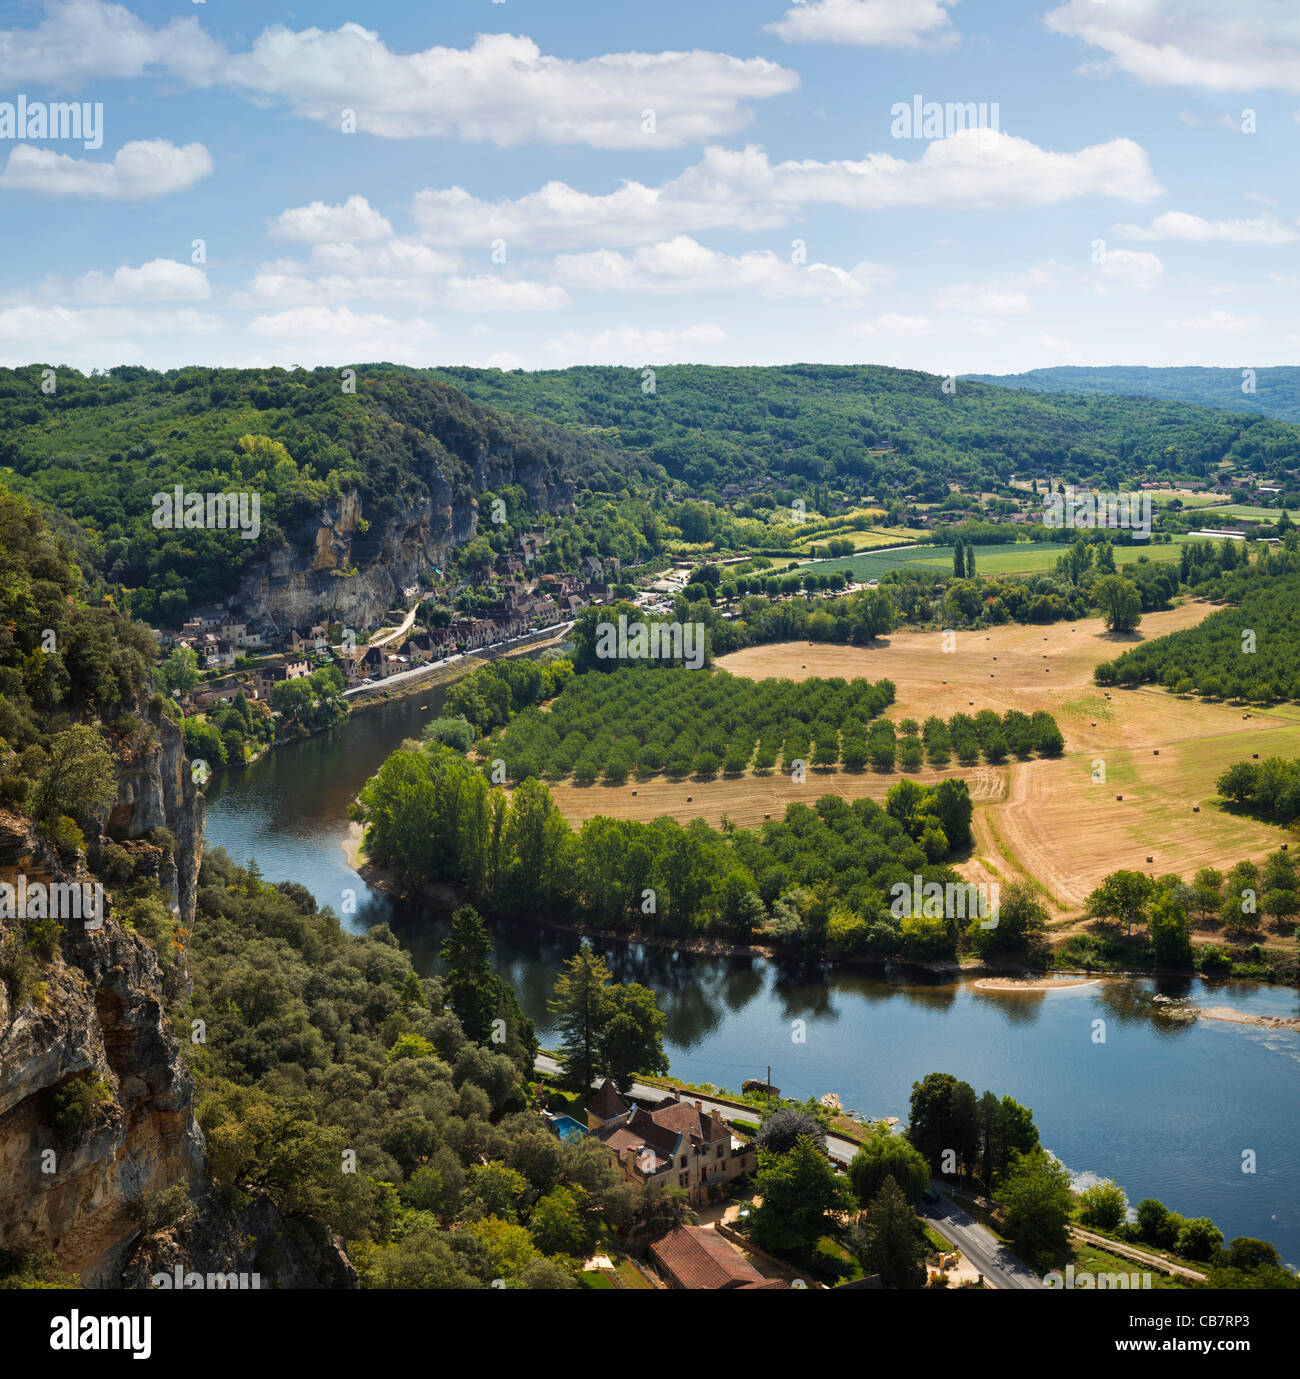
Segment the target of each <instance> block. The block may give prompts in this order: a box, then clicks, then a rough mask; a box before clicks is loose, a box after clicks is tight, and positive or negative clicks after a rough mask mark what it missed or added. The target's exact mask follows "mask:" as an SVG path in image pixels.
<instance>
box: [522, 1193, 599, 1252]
mask: <svg viewBox="0 0 1300 1379" xmlns="http://www.w3.org/2000/svg"><path fill="white" fill-rule="evenodd" d="M528 1230H529V1232H530V1233H531V1235H532V1237H533V1244H534V1245H536V1246H537V1248H538V1249H539V1250H540V1251H541V1252H542V1253H543V1254H544V1255H576V1256H579V1257H581V1256H582V1255H583V1254H585V1252H586V1248H587V1246H588V1245H589V1244H590V1243H591V1241H590V1238H589V1236H588V1232H587V1227H586V1225H585V1223H584V1222H583V1219H582V1213H581V1211H580V1210H579V1208H578V1199H577V1197H576V1196H575V1195H574V1193H573V1191H572V1190H571V1189H569V1188H567V1187H564V1186H562V1185H560V1184H557V1185H556V1186H555V1187H553V1188H552V1189H551V1190H550V1191H549V1192H548V1193H547V1194H546V1196H545V1197H543V1198H542V1199H541V1200H540V1201H539V1202H538V1203H537V1205H536V1206H535V1207H534V1208H533V1212H532V1215H531V1216H530V1217H529V1218H528Z"/></svg>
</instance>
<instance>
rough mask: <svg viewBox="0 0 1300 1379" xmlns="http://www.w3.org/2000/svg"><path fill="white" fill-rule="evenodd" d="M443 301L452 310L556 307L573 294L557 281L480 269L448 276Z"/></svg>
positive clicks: (563, 305)
mask: <svg viewBox="0 0 1300 1379" xmlns="http://www.w3.org/2000/svg"><path fill="white" fill-rule="evenodd" d="M442 304H443V305H444V306H445V307H448V308H449V309H450V310H452V311H556V310H558V309H559V308H561V307H566V306H568V305H569V304H570V298H569V294H568V293H567V292H566V291H565V290H564V288H562V287H558V286H556V285H555V284H553V283H537V282H527V281H525V280H524V279H522V278H504V277H498V276H496V274H494V273H479V274H476V275H475V276H474V277H470V278H450V279H448V281H447V283H446V286H445V289H444V291H443V293H442Z"/></svg>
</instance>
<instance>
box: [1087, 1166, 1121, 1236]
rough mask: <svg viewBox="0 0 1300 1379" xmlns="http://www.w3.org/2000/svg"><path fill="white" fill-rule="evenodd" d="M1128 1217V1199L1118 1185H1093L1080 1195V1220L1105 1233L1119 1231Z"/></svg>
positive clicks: (1110, 1182)
mask: <svg viewBox="0 0 1300 1379" xmlns="http://www.w3.org/2000/svg"><path fill="white" fill-rule="evenodd" d="M1127 1215H1128V1198H1127V1197H1126V1196H1125V1194H1124V1189H1123V1188H1122V1187H1120V1186H1119V1184H1118V1183H1115V1182H1112V1181H1110V1179H1107V1180H1105V1181H1104V1182H1100V1183H1093V1184H1091V1185H1090V1186H1089V1187H1086V1188H1084V1190H1083V1191H1082V1192H1081V1193H1080V1194H1079V1220H1080V1221H1082V1222H1083V1224H1084V1225H1085V1226H1096V1227H1097V1228H1098V1229H1100V1230H1103V1231H1114V1230H1118V1229H1119V1227H1120V1226H1122V1225H1123V1224H1124V1219H1125V1217H1126V1216H1127Z"/></svg>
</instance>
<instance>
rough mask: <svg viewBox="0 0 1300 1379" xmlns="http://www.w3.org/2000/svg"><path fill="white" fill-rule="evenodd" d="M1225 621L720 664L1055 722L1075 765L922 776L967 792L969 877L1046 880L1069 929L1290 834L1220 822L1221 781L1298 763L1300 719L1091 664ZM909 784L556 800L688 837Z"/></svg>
mask: <svg viewBox="0 0 1300 1379" xmlns="http://www.w3.org/2000/svg"><path fill="white" fill-rule="evenodd" d="M1212 611H1213V606H1212V605H1210V604H1208V603H1205V602H1197V601H1191V602H1186V603H1183V604H1181V605H1179V606H1178V607H1176V608H1173V609H1171V610H1169V611H1167V612H1159V613H1151V614H1147V615H1146V616H1145V617H1144V618H1143V621H1142V627H1141V629H1140V632H1139V633H1138V634H1136V635H1135V636H1132V637H1128V638H1125V637H1117V636H1115V635H1114V634H1108V633H1107V632H1106V631H1105V629H1104V626H1103V624H1102V623H1101V621H1100V619H1095V618H1094V619H1087V620H1082V621H1078V622H1074V623H1061V624H1056V625H1053V626H1050V627H1047V628H1042V627H1026V626H1019V625H1015V626H1006V627H999V628H993V629H990V630H989V631H988V632H971V633H959V634H958V635H957V638H956V646H955V650H954V651H953V652H952V653H951V654H945V653H944V652H943V650H942V645H943V643H942V640H941V635H940V634H939V633H937V632H935V633H923V632H897V633H894V634H893V635H892V636H890V637H888V638H883V639H881V641H880V643H879V644H878V645H877V646H875V647H851V646H839V645H826V644H817V645H815V646H814V645H806V644H803V643H797V644H795V643H779V644H774V645H767V646H760V647H751V648H748V649H746V650H744V651H740V652H736V653H734V654H733V655H730V656H724V657H722V658H720V660H719V662H718V665H719V667H720V668H721V669H724V670H727V671H729V672H730V673H731V674H733V675H737V676H751V677H754V678H756V679H762V678H766V677H770V676H784V677H788V678H790V679H793V680H802V679H805V678H809V677H835V676H843V677H846V678H852V677H855V676H867V677H871V678H873V679H874V678H878V677H881V676H886V677H888V678H889V679H890V680H891V681H892V682H893V683H894V685H895V686H896V687H897V699H896V702H895V703H894V704H893V705H891V706H890V707H889V708H888V709H887V710H886V714H887V716H888V717H889V718H891V719H893V720H894V721H899V720H901V719H903V718H906V717H909V716H911V717H921V716H923V715H928V714H936V715H943V716H950V715H952V714H955V713H969V714H975V713H978V712H979V711H980V710H983V709H989V710H993V711H995V712H997V713H1000V714H1001V713H1005V712H1006V711H1007V710H1008V709H1019V710H1021V711H1023V712H1026V713H1032V712H1034V711H1036V710H1045V711H1047V712H1049V713H1051V714H1052V715H1053V716H1054V717H1055V718H1056V720H1057V722H1058V724H1059V725H1060V728H1061V731H1062V733H1063V734H1064V737H1065V752H1064V754H1063V755H1061V756H1060V757H1056V758H1051V757H1047V758H1040V759H1037V760H1029V761H1012V762H1009V763H1007V764H1005V765H1000V766H989V765H981V766H978V767H976V768H973V769H963V768H961V767H956V766H954V767H952V768H948V769H945V770H942V771H936V770H933V769H929V768H927V769H925V770H922V771H919V772H915V773H909V774H910V775H911V777H912V778H913V779H916V780H917V781H919V782H921V783H933V782H935V781H938V780H941V779H943V778H944V777H945V776H956V777H957V778H959V779H964V780H966V781H967V783H968V786H969V788H970V792H971V797H972V799H973V800H974V801H975V804H976V809H975V818H974V825H973V828H974V834H975V840H976V841H975V848H974V850H973V852H972V854H971V856H970V857H969V858H968V859H967V860H966V862H965V863H963V864H962V865H961V866H960V867H959V870H963V871H965V872H967V873H968V874H969V875H970V877H971V879H985V880H987V879H988V877H989V874H990V872H992V873H993V874H995V875H997V876H999V877H1000V878H1001V879H1002V880H1003V881H1004V882H1007V881H1011V880H1015V879H1018V878H1020V877H1022V876H1023V877H1029V878H1032V879H1033V880H1035V881H1036V882H1038V883H1039V885H1040V886H1041V887H1042V888H1043V890H1044V891H1046V893H1047V895H1048V896H1049V897H1050V898H1051V900H1052V902H1054V904H1053V910H1054V913H1055V914H1056V915H1057V916H1059V917H1060V918H1062V919H1065V918H1069V917H1077V915H1078V913H1079V910H1080V907H1081V906H1082V903H1083V900H1084V898H1085V897H1086V896H1087V894H1088V892H1089V891H1090V890H1092V889H1093V888H1094V887H1095V886H1096V885H1097V884H1098V882H1099V881H1100V880H1101V879H1102V878H1103V877H1104V876H1106V875H1107V874H1108V873H1110V872H1112V871H1115V870H1117V869H1119V868H1124V867H1132V868H1136V869H1138V870H1142V871H1145V872H1148V873H1149V874H1152V875H1164V874H1167V873H1170V872H1176V873H1179V874H1180V875H1184V876H1187V877H1190V876H1191V875H1192V873H1193V872H1195V871H1196V869H1197V868H1199V867H1204V866H1217V867H1220V868H1225V869H1226V868H1227V867H1230V866H1232V865H1233V864H1235V863H1236V862H1238V861H1240V860H1241V859H1242V858H1245V857H1249V858H1252V859H1253V860H1256V861H1260V860H1262V859H1263V857H1264V856H1265V855H1266V854H1267V853H1268V852H1270V851H1272V850H1274V849H1276V848H1277V847H1278V846H1279V843H1280V842H1282V841H1284V840H1285V839H1286V837H1287V834H1286V833H1285V831H1284V830H1282V829H1280V828H1278V827H1275V826H1271V825H1269V824H1266V823H1262V822H1259V821H1256V820H1252V819H1249V818H1245V817H1242V816H1240V815H1236V814H1233V813H1230V812H1227V811H1225V810H1224V809H1222V808H1221V806H1220V803H1219V801H1218V799H1217V794H1216V791H1215V780H1216V778H1217V776H1218V775H1219V773H1220V772H1221V771H1223V770H1224V769H1226V767H1227V766H1229V765H1231V764H1232V763H1233V762H1235V761H1240V760H1242V759H1243V758H1245V759H1251V755H1252V753H1253V752H1256V751H1257V752H1259V754H1260V756H1261V758H1263V757H1265V756H1270V755H1280V756H1300V709H1298V708H1296V707H1295V706H1281V707H1279V708H1275V709H1269V710H1265V711H1261V710H1259V709H1248V708H1243V707H1240V706H1234V705H1231V704H1214V703H1202V702H1199V701H1197V700H1195V699H1192V698H1188V697H1183V696H1175V695H1171V694H1168V693H1166V692H1165V691H1163V690H1159V689H1154V688H1142V689H1131V690H1121V689H1113V690H1111V691H1110V693H1109V696H1108V695H1107V692H1106V691H1105V690H1103V689H1101V688H1099V687H1097V686H1096V685H1094V684H1093V683H1092V671H1093V668H1094V666H1096V665H1097V664H1098V663H1099V662H1101V661H1104V660H1106V659H1108V658H1109V657H1111V656H1113V655H1114V654H1115V652H1116V650H1117V648H1119V647H1122V646H1125V645H1136V644H1138V643H1139V642H1141V641H1143V640H1146V639H1149V638H1153V637H1156V636H1162V635H1164V634H1165V633H1168V632H1173V631H1177V630H1178V629H1180V628H1184V627H1189V626H1192V625H1194V624H1195V623H1197V622H1199V621H1201V620H1202V619H1203V618H1204V617H1206V616H1207V615H1208V614H1209V613H1210V612H1212ZM1103 773H1104V778H1101V777H1102V775H1103ZM1094 774H1096V775H1097V776H1098V779H1096V780H1094ZM899 779H901V776H900V774H899V773H897V772H877V771H866V772H845V771H842V770H824V771H818V770H812V771H810V772H809V773H808V775H807V779H806V780H805V781H804V783H802V784H795V783H794V782H793V781H792V780H791V779H790V777H789V775H787V774H781V773H777V774H773V775H770V776H762V777H758V776H753V775H745V776H741V777H737V778H731V779H720V780H717V781H708V782H699V781H694V780H689V781H680V782H673V781H668V780H664V779H657V780H653V781H649V782H631V783H628V784H626V785H621V786H602V785H596V786H591V787H581V786H575V785H571V784H558V785H555V786H553V787H552V792H553V794H554V798H555V801H556V803H557V804H558V805H559V807H560V809H561V810H562V811H563V813H564V814H565V816H566V817H567V818H569V819H570V820H572V821H574V822H580V821H581V820H584V819H587V818H591V817H593V816H595V815H597V814H607V815H611V816H614V817H618V818H634V819H643V820H648V819H652V818H655V817H656V816H658V815H661V814H669V815H672V816H673V817H675V818H677V819H679V820H681V821H683V822H685V821H688V820H690V819H693V818H703V819H704V820H706V821H707V822H708V823H710V824H712V825H714V826H717V825H718V824H720V823H721V822H722V821H723V819H724V818H725V819H728V820H730V821H731V822H733V823H736V824H737V825H740V826H752V825H754V824H757V823H761V822H762V821H763V818H764V816H765V815H768V814H770V815H771V816H772V817H773V818H781V817H782V816H783V814H784V810H785V808H786V806H787V805H789V804H792V803H795V802H798V801H801V800H802V801H804V802H807V803H811V802H812V800H814V799H816V798H818V797H819V796H821V795H824V794H837V795H840V796H841V797H842V798H845V799H856V798H861V797H863V796H868V797H871V798H874V799H883V798H884V796H885V793H886V792H887V791H888V789H889V787H890V786H891V785H893V784H894V783H896V782H897V781H898V780H899ZM1117 795H1122V796H1123V799H1122V800H1117V799H1116V796H1117ZM1148 856H1149V857H1151V858H1152V859H1153V860H1152V861H1151V862H1150V863H1148V862H1147V861H1146V859H1147V857H1148ZM1067 927H1070V926H1067ZM1203 937H1207V938H1212V937H1214V936H1213V935H1205V936H1203Z"/></svg>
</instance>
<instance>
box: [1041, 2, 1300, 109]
mask: <svg viewBox="0 0 1300 1379" xmlns="http://www.w3.org/2000/svg"><path fill="white" fill-rule="evenodd" d="M1045 22H1046V24H1047V27H1048V28H1049V29H1052V30H1054V31H1055V32H1056V33H1059V34H1065V35H1068V36H1069V37H1072V38H1077V39H1080V40H1081V41H1082V42H1084V43H1087V44H1089V45H1091V46H1092V47H1094V48H1100V49H1102V50H1103V51H1104V52H1105V53H1106V54H1107V55H1108V57H1107V67H1108V68H1109V69H1118V70H1119V71H1123V72H1127V73H1129V74H1130V75H1131V76H1134V77H1137V78H1138V80H1140V81H1143V82H1145V83H1146V84H1147V85H1149V86H1198V87H1202V88H1204V89H1205V90H1209V91H1254V90H1264V89H1268V88H1275V89H1280V90H1284V91H1300V10H1297V8H1296V7H1295V6H1294V5H1288V4H1285V3H1283V4H1279V3H1278V0H1233V3H1232V4H1231V5H1224V4H1223V3H1222V0H1107V3H1106V4H1104V5H1099V4H1097V0H1067V3H1066V4H1063V5H1061V6H1059V7H1058V8H1057V9H1054V10H1052V11H1051V12H1050V13H1049V14H1048V15H1047V16H1046V19H1045Z"/></svg>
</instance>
